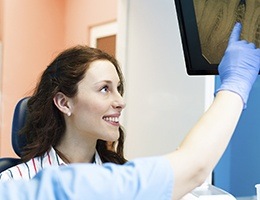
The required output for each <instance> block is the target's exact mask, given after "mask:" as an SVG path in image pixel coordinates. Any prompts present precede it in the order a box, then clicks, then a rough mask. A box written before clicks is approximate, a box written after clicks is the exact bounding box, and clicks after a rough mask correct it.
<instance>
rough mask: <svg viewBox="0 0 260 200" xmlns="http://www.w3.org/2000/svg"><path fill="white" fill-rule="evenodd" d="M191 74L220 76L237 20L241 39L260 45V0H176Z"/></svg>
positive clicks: (188, 68)
mask: <svg viewBox="0 0 260 200" xmlns="http://www.w3.org/2000/svg"><path fill="white" fill-rule="evenodd" d="M174 1H175V7H176V12H177V17H178V23H179V28H180V33H181V40H182V46H183V52H184V57H185V63H186V69H187V73H188V74H189V75H217V74H218V64H219V63H220V61H221V58H222V56H223V55H224V52H225V49H226V47H227V43H228V39H229V36H230V33H231V31H232V29H233V27H234V24H235V22H237V21H239V22H241V23H242V25H243V29H242V33H241V39H246V40H247V41H248V42H254V43H255V44H256V46H257V47H259V46H260V15H259V14H260V12H258V10H259V8H260V5H259V3H258V0H250V1H246V0H226V1H220V0H174Z"/></svg>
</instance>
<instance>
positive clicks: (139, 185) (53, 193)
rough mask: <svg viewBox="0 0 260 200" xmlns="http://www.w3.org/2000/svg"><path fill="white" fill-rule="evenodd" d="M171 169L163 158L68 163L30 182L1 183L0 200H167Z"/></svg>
mask: <svg viewBox="0 0 260 200" xmlns="http://www.w3.org/2000/svg"><path fill="white" fill-rule="evenodd" d="M172 190H173V170H172V168H171V166H170V163H169V161H168V160H167V159H165V158H163V157H150V158H140V159H135V160H133V161H129V162H127V163H126V164H124V165H116V164H112V163H107V164H104V165H103V166H98V165H93V164H71V165H68V166H61V167H51V168H48V169H44V170H42V171H41V172H39V173H38V174H37V175H36V176H35V178H33V179H31V180H30V181H24V180H21V181H20V180H19V181H7V182H4V183H1V184H0V199H24V200H25V199H26V200H32V199H38V200H45V199H70V200H71V199H77V200H80V199H95V200H104V199H107V200H110V199H111V200H122V199H123V200H148V199H149V200H170V199H172V193H173V191H172Z"/></svg>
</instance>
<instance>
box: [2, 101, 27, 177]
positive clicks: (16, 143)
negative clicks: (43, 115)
mask: <svg viewBox="0 0 260 200" xmlns="http://www.w3.org/2000/svg"><path fill="white" fill-rule="evenodd" d="M28 100H29V97H25V98H23V99H21V100H20V101H19V102H18V103H17V104H16V106H15V110H14V116H13V122H12V137H11V139H12V147H13V150H14V152H15V153H16V155H17V156H18V158H11V157H6V158H0V173H1V172H2V171H4V170H6V169H8V168H10V167H12V166H15V165H17V164H20V163H21V162H22V160H21V158H20V157H21V148H22V147H23V146H24V145H25V144H26V138H25V137H24V136H21V135H20V134H19V131H20V129H21V128H22V127H23V126H24V124H25V120H26V115H27V101H28Z"/></svg>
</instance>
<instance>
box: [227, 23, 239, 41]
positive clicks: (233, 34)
mask: <svg viewBox="0 0 260 200" xmlns="http://www.w3.org/2000/svg"><path fill="white" fill-rule="evenodd" d="M241 30H242V25H241V23H239V22H237V23H236V24H235V26H234V28H233V30H232V32H231V35H230V37H229V41H228V44H231V43H233V42H237V41H238V40H239V38H240V33H241Z"/></svg>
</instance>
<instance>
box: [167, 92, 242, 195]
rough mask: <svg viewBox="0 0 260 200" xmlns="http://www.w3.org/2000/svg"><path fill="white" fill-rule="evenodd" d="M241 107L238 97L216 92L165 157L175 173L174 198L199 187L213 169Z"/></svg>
mask: <svg viewBox="0 0 260 200" xmlns="http://www.w3.org/2000/svg"><path fill="white" fill-rule="evenodd" d="M242 108H243V102H242V99H241V97H240V96H239V95H237V94H236V93H233V92H229V91H221V92H219V93H218V94H217V96H216V98H215V100H214V102H213V103H212V105H211V106H210V108H209V109H208V111H207V112H205V114H204V115H203V116H202V117H201V118H200V120H199V121H198V122H197V124H196V125H195V126H194V127H193V128H192V129H191V131H190V132H189V133H188V135H187V136H186V137H185V139H184V140H183V142H182V143H181V145H180V146H179V148H178V150H176V151H175V152H173V153H171V154H169V155H167V158H168V159H169V160H170V162H171V164H172V167H173V171H174V179H175V181H174V183H175V184H174V192H173V193H174V199H179V198H180V197H181V196H182V195H184V194H186V193H187V192H189V190H192V189H193V188H194V187H196V186H198V185H199V184H201V183H202V182H203V181H204V180H205V179H206V177H207V176H208V174H209V173H210V172H211V171H212V170H213V168H214V166H215V165H216V163H217V162H218V160H219V159H220V157H221V155H222V154H223V152H224V151H225V149H226V147H227V145H228V142H229V141H230V138H231V137H232V134H233V132H234V129H235V127H236V125H237V122H238V120H239V117H240V115H241V111H242Z"/></svg>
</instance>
